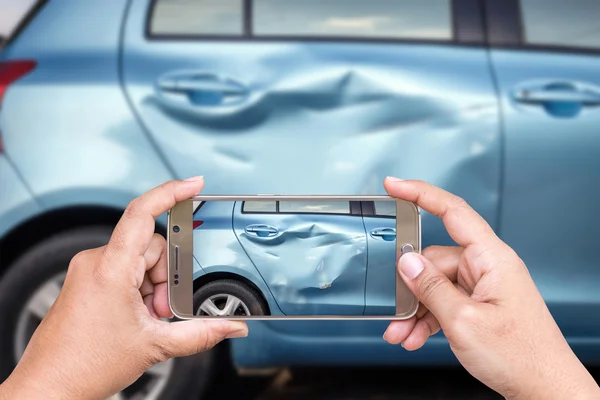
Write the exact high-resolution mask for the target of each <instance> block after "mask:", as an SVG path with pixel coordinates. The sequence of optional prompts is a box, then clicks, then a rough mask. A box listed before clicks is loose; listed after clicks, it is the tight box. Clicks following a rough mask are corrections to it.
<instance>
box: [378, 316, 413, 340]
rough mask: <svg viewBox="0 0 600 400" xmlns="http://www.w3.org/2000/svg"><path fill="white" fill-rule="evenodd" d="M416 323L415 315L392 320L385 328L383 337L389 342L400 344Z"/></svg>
mask: <svg viewBox="0 0 600 400" xmlns="http://www.w3.org/2000/svg"><path fill="white" fill-rule="evenodd" d="M416 323H417V317H412V318H409V319H407V320H403V321H392V322H390V324H389V325H388V327H387V329H386V330H385V333H384V334H383V339H384V340H385V341H386V342H388V343H390V344H400V343H402V342H403V341H405V340H406V338H407V337H408V335H410V333H411V332H412V330H413V328H414V327H415V324H416Z"/></svg>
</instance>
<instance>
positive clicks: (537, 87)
mask: <svg viewBox="0 0 600 400" xmlns="http://www.w3.org/2000/svg"><path fill="white" fill-rule="evenodd" d="M513 97H514V98H515V100H516V101H518V102H521V103H529V104H547V103H578V104H580V105H582V106H597V105H600V88H598V87H596V86H595V85H591V84H585V83H580V82H548V81H546V82H544V83H543V84H539V83H538V84H530V85H528V84H525V86H521V87H520V88H518V89H517V90H515V92H514V94H513Z"/></svg>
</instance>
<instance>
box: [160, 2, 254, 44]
mask: <svg viewBox="0 0 600 400" xmlns="http://www.w3.org/2000/svg"><path fill="white" fill-rule="evenodd" d="M242 3H243V0H157V1H156V2H155V5H154V9H153V10H152V16H151V20H150V33H151V34H154V35H192V36H193V35H241V34H242V32H243V30H244V24H243V4H242Z"/></svg>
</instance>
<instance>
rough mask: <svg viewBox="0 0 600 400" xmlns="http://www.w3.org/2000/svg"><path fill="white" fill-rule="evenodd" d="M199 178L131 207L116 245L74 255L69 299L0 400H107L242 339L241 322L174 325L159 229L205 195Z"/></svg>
mask: <svg viewBox="0 0 600 400" xmlns="http://www.w3.org/2000/svg"><path fill="white" fill-rule="evenodd" d="M203 185H204V180H203V179H202V177H197V178H190V179H189V180H186V181H171V182H167V183H165V184H163V185H160V186H159V187H157V188H155V189H153V190H151V191H149V192H147V193H145V194H143V195H142V196H141V197H139V198H137V199H135V200H133V201H132V202H131V203H130V204H129V206H128V207H127V209H126V210H125V213H124V214H123V217H122V218H121V220H120V221H119V223H118V225H117V226H116V228H115V230H114V232H113V234H112V236H111V238H110V241H109V243H108V244H107V245H106V246H104V247H100V248H97V249H93V250H87V251H84V252H82V253H79V254H78V255H76V256H75V257H74V258H73V260H72V261H71V263H70V265H69V269H68V272H67V276H66V279H65V283H64V286H63V289H62V290H61V292H60V294H59V296H58V298H57V300H56V302H55V303H54V305H53V306H52V307H51V308H50V310H49V312H48V314H47V315H46V317H45V318H44V320H43V321H42V323H41V324H40V326H39V327H38V329H37V330H36V332H35V334H34V335H33V337H32V338H31V341H30V343H29V345H28V346H27V349H26V350H25V353H24V354H23V357H22V358H21V360H20V362H19V364H18V365H17V367H16V368H15V370H14V371H13V373H12V374H11V376H10V377H9V378H8V379H7V380H6V381H5V382H4V383H3V384H2V385H0V398H1V399H102V398H107V397H109V396H111V395H112V394H115V393H117V392H118V391H120V390H122V389H123V388H125V387H126V386H128V385H130V384H131V383H133V382H134V381H135V380H136V379H137V378H139V377H140V375H141V374H142V373H143V372H144V371H145V370H147V369H148V368H150V367H151V366H152V365H154V364H156V363H158V362H161V361H165V360H167V359H169V358H171V357H179V356H186V355H191V354H195V353H198V352H200V351H204V350H208V349H210V348H211V347H213V346H215V345H216V344H217V343H219V342H220V341H222V340H223V339H225V338H235V337H243V336H246V335H247V334H248V328H247V326H246V324H245V323H243V322H233V321H223V320H190V321H181V322H173V323H169V322H166V321H163V320H161V319H160V318H170V317H172V313H171V310H170V308H169V304H168V299H167V258H166V257H167V248H166V242H165V239H164V238H163V237H162V236H160V235H158V234H155V233H154V227H155V219H156V218H157V217H158V216H159V215H161V214H163V213H165V212H166V211H167V210H169V209H170V208H172V207H173V206H174V205H175V203H176V202H178V201H181V200H185V199H188V198H190V197H192V196H194V195H196V194H198V193H199V192H200V191H201V190H202V187H203Z"/></svg>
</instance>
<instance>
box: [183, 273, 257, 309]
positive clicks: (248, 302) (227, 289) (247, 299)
mask: <svg viewBox="0 0 600 400" xmlns="http://www.w3.org/2000/svg"><path fill="white" fill-rule="evenodd" d="M219 296H223V297H227V296H234V297H237V298H238V299H239V300H241V302H242V304H243V305H245V306H246V309H247V312H248V311H249V314H250V315H269V307H268V306H267V303H266V302H265V300H264V298H263V297H262V296H261V294H260V293H259V292H258V291H256V290H255V289H254V288H252V287H250V286H249V285H247V284H245V283H243V282H240V281H237V280H234V279H219V280H216V281H212V282H209V283H207V284H205V285H203V286H202V287H200V289H198V290H196V292H195V293H194V314H196V315H198V313H199V311H200V310H199V308H200V305H201V304H202V303H203V302H204V301H206V300H207V299H210V298H213V297H217V298H218V297H219ZM240 315H244V314H240Z"/></svg>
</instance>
